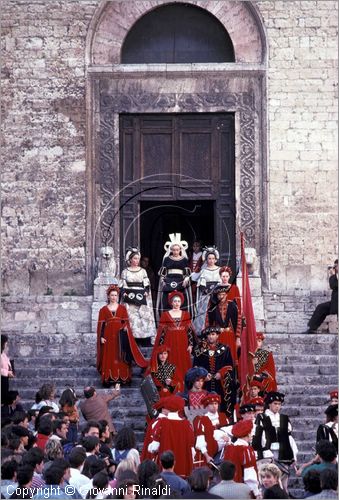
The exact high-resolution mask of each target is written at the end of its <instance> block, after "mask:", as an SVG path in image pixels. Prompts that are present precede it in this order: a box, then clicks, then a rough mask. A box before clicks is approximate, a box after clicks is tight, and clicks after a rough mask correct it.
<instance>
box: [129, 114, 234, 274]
mask: <svg viewBox="0 0 339 500" xmlns="http://www.w3.org/2000/svg"><path fill="white" fill-rule="evenodd" d="M132 180H133V184H131V185H130V186H128V184H129V183H131V181H132ZM127 186H128V188H127V189H126V187H127ZM120 188H121V189H122V191H121V193H122V194H121V199H120V205H123V204H124V203H125V202H126V201H127V198H128V197H130V196H134V198H133V200H132V201H129V202H128V203H127V204H126V205H125V206H124V207H123V208H122V210H121V226H120V227H121V231H122V232H121V238H120V241H121V249H120V250H121V255H122V256H123V255H124V252H125V248H126V246H128V245H140V242H141V240H142V237H141V235H140V230H142V228H141V229H140V224H139V216H140V203H141V202H143V200H145V201H146V200H148V201H149V202H151V203H152V200H153V202H154V203H155V206H152V217H153V219H154V213H155V212H156V211H157V210H158V215H159V218H158V224H160V226H161V227H163V228H169V225H168V222H166V221H167V219H166V221H165V220H164V218H166V217H165V214H166V210H167V209H166V208H161V204H162V203H163V204H164V205H166V201H167V202H169V203H173V202H174V201H176V202H177V205H180V203H181V204H182V206H184V205H183V204H184V203H188V202H190V201H191V202H193V201H194V202H195V201H197V200H198V201H199V200H201V201H203V200H205V201H206V202H207V201H209V202H211V203H212V205H211V207H212V208H210V210H211V212H209V213H210V214H213V215H209V216H208V217H207V216H206V219H204V224H206V220H208V219H209V218H211V219H213V220H210V221H209V224H210V225H211V227H213V229H214V231H213V234H214V236H213V237H214V240H215V241H214V242H207V241H206V242H204V243H206V244H211V243H215V244H216V245H217V247H218V248H219V250H220V254H221V262H222V263H223V264H225V263H228V264H231V265H232V266H234V264H235V173H234V116H233V114H230V113H195V114H168V115H162V114H147V115H146V114H144V115H138V114H135V115H121V117H120ZM127 193H128V194H127ZM157 204H159V206H158V205H157ZM157 206H158V208H156V207H157ZM178 213H179V212H178ZM176 217H177V216H176ZM180 217H183V218H185V210H184V211H183V212H182V213H180ZM187 217H188V216H187ZM153 219H152V220H153ZM142 220H143V221H144V222H143V225H144V228H145V227H146V226H145V224H146V222H145V221H147V215H144V216H143V218H142ZM186 222H187V223H188V219H187V221H186ZM195 223H196V222H195ZM182 224H183V227H186V226H185V221H184V220H183V221H182ZM129 226H130V227H129ZM187 227H188V226H187ZM164 231H165V229H164ZM166 231H167V229H166ZM149 237H150V238H152V233H151V234H150V236H149ZM182 237H183V238H185V235H184V234H183V235H182ZM157 238H163V239H164V241H163V242H160V243H156V244H155V247H157V248H160V247H163V245H164V243H165V241H166V240H167V238H168V234H167V235H162V233H161V234H160V233H159V232H158V233H157Z"/></svg>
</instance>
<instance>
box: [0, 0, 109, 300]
mask: <svg viewBox="0 0 339 500" xmlns="http://www.w3.org/2000/svg"><path fill="white" fill-rule="evenodd" d="M98 3H99V2H98V1H61V2H58V3H55V2H49V1H36V0H33V1H29V2H28V1H23V2H22V1H16V0H12V1H11V0H6V1H4V2H2V6H1V32H2V33H1V34H2V36H1V44H2V46H1V54H2V68H1V71H2V72H1V85H2V99H1V117H2V126H3V136H4V141H3V153H2V164H3V167H4V168H3V177H2V212H1V226H2V231H3V242H4V244H3V249H2V282H3V292H4V293H10V294H14V293H17V292H20V293H23V294H25V295H29V294H31V295H35V294H44V293H46V291H47V289H48V288H50V289H52V291H53V293H54V294H60V295H63V294H64V293H66V292H72V291H73V292H75V293H78V294H79V293H80V294H84V293H85V288H86V287H85V285H86V283H85V252H86V248H85V238H86V221H85V210H86V162H85V156H86V150H85V142H86V141H85V136H86V128H85V115H86V109H85V42H86V35H87V30H88V25H89V21H90V19H91V17H92V15H93V13H94V10H95V8H96V6H97V5H98Z"/></svg>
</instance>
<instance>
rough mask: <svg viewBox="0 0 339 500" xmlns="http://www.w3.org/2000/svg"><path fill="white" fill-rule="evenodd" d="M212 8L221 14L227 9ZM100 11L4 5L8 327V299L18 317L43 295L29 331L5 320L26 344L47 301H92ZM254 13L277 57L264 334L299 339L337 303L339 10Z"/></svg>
mask: <svg viewBox="0 0 339 500" xmlns="http://www.w3.org/2000/svg"><path fill="white" fill-rule="evenodd" d="M132 3H134V4H136V5H137V6H140V9H141V6H143V7H145V5H147V6H148V7H149V8H151V7H152V6H153V5H156V4H159V2H141V1H139V2H138V1H136V2H124V4H125V8H126V16H128V12H129V9H131V8H132V6H131V4H132ZM160 3H161V2H160ZM192 3H194V4H197V5H201V6H203V4H204V2H198V1H194V2H192ZM212 3H213V2H212ZM214 3H217V4H218V8H219V7H220V9H222V8H225V5H226V4H227V2H224V1H219V2H214ZM100 4H101V3H100V2H99V1H90V0H73V1H66V0H59V1H57V2H49V1H42V0H35V1H34V0H33V1H24V0H5V1H3V2H2V20H1V24H2V37H1V52H2V68H1V83H2V99H1V114H2V123H3V148H2V151H3V153H2V158H3V162H2V164H3V174H2V212H1V226H2V241H3V250H2V287H3V288H2V290H3V294H4V295H5V296H7V297H6V301H5V304H4V308H3V310H4V314H5V318H8V319H9V316H6V314H7V313H9V312H10V311H9V309H8V306H9V304H10V303H13V300H14V303H15V304H16V306H15V307H17V310H18V311H20V310H23V309H24V307H22V308H21V309H20V304H25V303H26V301H28V302H29V301H31V300H33V301H34V300H35V298H34V297H36V296H45V301H43V302H41V303H40V302H39V300H38V301H37V302H36V304H41V305H40V306H37V305H36V306H35V309H34V311H31V313H28V316H27V317H26V316H25V318H24V319H23V318H22V317H21V316H20V318H19V317H18V316H17V317H15V315H14V317H12V316H11V317H10V321H9V322H6V321H5V330H6V331H13V332H15V331H18V328H19V327H18V325H19V324H21V323H20V322H22V321H24V322H25V324H26V327H25V328H26V329H27V328H28V330H29V329H30V327H29V326H27V325H29V324H31V322H35V323H36V322H38V323H39V322H40V323H39V329H40V331H41V332H42V333H43V332H44V331H45V330H44V328H45V326H43V322H44V321H43V320H42V319H39V315H38V310H37V308H39V307H41V308H45V307H46V301H47V302H48V297H49V296H50V299H51V303H52V304H53V303H54V298H53V297H55V296H67V295H68V296H72V297H76V296H86V295H87V296H89V297H90V296H91V293H92V292H91V283H89V282H88V277H86V272H85V256H86V252H87V250H88V249H87V248H86V227H87V221H86V203H87V201H88V172H87V170H86V168H87V163H86V161H87V158H88V151H87V152H86V132H87V131H86V79H87V60H86V39H87V35H88V30H89V26H90V22H91V19H92V18H93V16H94V15H95V13H96V10H97V9H98V8H99V6H100ZM255 4H256V8H257V10H258V11H259V14H260V16H261V17H262V19H263V24H264V29H265V31H266V36H267V41H268V48H269V53H268V72H267V103H263V105H265V106H266V105H267V118H268V120H267V127H268V183H267V184H268V185H267V196H268V200H267V201H268V217H269V220H268V228H269V238H268V241H269V248H268V255H269V260H268V262H269V269H268V274H269V280H268V287H267V290H266V289H265V290H262V295H263V298H264V321H265V322H266V327H267V329H268V330H269V329H271V330H272V331H284V329H286V330H288V331H289V332H291V331H293V329H297V330H298V331H301V329H302V328H304V327H305V325H306V320H307V318H308V317H309V315H310V312H311V310H312V309H313V307H314V305H315V304H316V303H317V302H319V301H320V300H323V299H324V297H327V296H328V290H327V289H328V284H327V277H326V276H327V274H326V269H327V265H328V264H330V263H331V262H332V261H333V259H334V258H335V256H337V254H338V246H337V240H338V235H337V208H338V207H337V150H336V143H337V141H336V138H337V24H338V22H337V21H338V20H337V9H338V7H337V3H336V2H334V1H326V0H325V1H294V0H292V1H289V2H285V1H259V2H256V3H255ZM138 8H139V7H138ZM240 21H241V20H240ZM240 21H239V22H240ZM112 43H114V40H113V41H112ZM88 307H89V310H90V299H89V302H88ZM29 314H36V316H34V318H33V316H29ZM18 322H19V323H18ZM61 322H62V319H60V325H61ZM15 325H17V326H15ZM53 328H54V327H53ZM55 328H57V329H58V328H59V326H56V327H55ZM60 328H61V326H60ZM331 328H333V325H332V327H331ZM20 331H21V332H23V331H24V330H20ZM60 331H61V330H60ZM46 333H47V332H46Z"/></svg>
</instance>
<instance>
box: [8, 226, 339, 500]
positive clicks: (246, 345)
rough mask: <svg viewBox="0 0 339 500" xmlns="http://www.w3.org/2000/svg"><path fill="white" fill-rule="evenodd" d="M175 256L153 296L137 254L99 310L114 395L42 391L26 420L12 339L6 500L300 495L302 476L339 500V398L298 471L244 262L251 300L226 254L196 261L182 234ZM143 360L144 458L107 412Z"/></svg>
mask: <svg viewBox="0 0 339 500" xmlns="http://www.w3.org/2000/svg"><path fill="white" fill-rule="evenodd" d="M164 248H165V255H164V258H163V262H162V267H161V269H160V270H159V284H158V288H157V292H156V293H154V290H152V289H153V288H154V283H155V279H154V276H150V275H149V274H148V273H147V271H146V269H145V268H144V267H141V265H140V261H141V254H140V251H139V249H138V248H129V249H128V250H127V252H126V256H125V260H126V268H125V269H123V271H122V273H121V279H120V282H119V283H117V284H112V285H110V286H109V287H108V289H107V304H106V305H105V306H103V307H102V308H101V309H100V311H99V317H98V329H97V369H98V372H99V373H100V376H101V381H102V384H103V386H104V387H110V386H111V385H114V389H113V390H111V391H109V392H106V393H104V394H100V393H98V392H97V391H96V390H95V388H94V387H86V388H85V389H84V399H83V400H82V401H81V402H80V401H78V398H77V396H76V394H75V393H74V391H73V390H71V389H66V390H65V391H64V393H63V394H62V396H61V398H60V401H59V404H57V403H56V401H55V387H54V386H53V385H50V384H44V385H43V386H42V387H41V388H40V390H39V391H38V392H37V396H36V403H35V404H34V405H33V406H32V408H31V409H30V410H29V411H28V412H25V411H24V408H23V407H22V406H21V405H20V402H19V396H18V393H17V391H11V390H9V380H10V379H11V378H13V377H14V376H15V375H14V370H13V367H12V366H11V362H10V359H9V357H8V353H7V341H8V339H7V338H6V337H5V336H2V339H1V340H2V342H1V344H2V345H1V352H2V354H1V386H2V393H3V394H2V402H3V404H2V408H1V411H2V452H3V453H2V457H3V459H2V481H1V494H2V498H9V497H11V498H48V495H50V498H126V499H133V498H229V499H231V498H293V497H291V496H289V495H290V494H289V491H288V486H289V485H288V480H289V476H290V473H291V471H292V470H293V472H294V473H296V474H297V475H300V476H302V477H303V480H304V488H305V496H307V497H309V498H336V497H337V492H336V490H337V471H336V463H337V445H338V392H337V391H333V392H331V394H330V398H331V399H330V401H329V403H330V404H329V406H328V408H327V409H326V411H325V414H326V422H325V423H323V424H320V425H319V428H318V431H317V432H316V435H315V441H316V454H315V456H314V458H313V459H312V461H310V462H309V463H307V464H303V465H300V464H298V463H297V455H298V448H297V445H296V442H295V440H294V438H293V428H292V423H291V421H290V419H289V417H288V416H287V415H286V414H284V413H283V411H282V405H283V403H284V397H285V396H284V394H282V393H281V392H279V391H278V385H277V380H276V370H275V362H274V358H273V355H272V352H271V351H269V350H268V349H267V348H266V346H265V345H264V342H265V335H264V334H263V333H262V332H256V331H255V324H254V323H253V321H254V318H253V310H252V311H251V307H249V302H250V306H251V300H250V296H248V295H249V294H248V288H247V289H246V282H247V284H248V281H246V280H247V278H248V275H247V267H246V261H245V259H244V253H243V252H242V280H243V293H242V296H241V294H240V291H239V289H238V287H237V285H236V283H235V279H234V272H235V271H234V270H232V269H231V268H230V267H228V266H223V265H219V264H220V262H219V252H218V250H217V248H216V247H215V246H210V247H204V248H202V247H201V243H200V242H199V241H195V242H194V243H193V251H192V253H191V255H190V257H188V255H187V253H186V250H187V248H188V244H187V243H186V242H185V241H182V240H181V235H180V234H176V233H175V234H171V235H170V241H168V242H166V244H165V247H164ZM242 250H243V241H242ZM152 292H153V293H152ZM154 311H155V314H154ZM253 328H254V330H253ZM144 347H149V348H150V347H151V348H152V352H151V356H150V359H146V358H145V357H144V355H143V353H142V351H143V348H144ZM133 363H134V364H136V365H137V366H138V367H140V369H141V373H142V375H143V381H142V383H141V393H142V395H143V397H144V400H145V403H146V407H147V411H148V414H147V415H145V424H146V426H145V429H146V430H145V438H144V443H143V447H142V451H141V453H139V451H138V450H137V449H136V438H135V435H134V432H133V430H132V429H131V428H128V427H123V428H122V429H120V430H119V432H116V429H115V427H114V424H113V421H112V418H111V415H110V412H109V408H108V404H109V402H110V401H111V400H113V399H117V403H116V404H117V405H118V404H119V403H118V401H119V397H120V395H121V389H120V384H122V385H124V386H128V385H129V384H130V383H131V379H132V365H133ZM81 418H82V419H84V420H85V421H87V423H85V425H84V426H83V427H82V428H81V426H80V419H81ZM69 486H72V488H73V489H72V494H70V493H69V492H70V491H71V490H69V489H67V488H68V487H69ZM53 488H57V495H56V496H51V495H52V489H53ZM53 494H54V490H53ZM46 495H47V496H46ZM321 495H323V496H321ZM331 495H332V496H331Z"/></svg>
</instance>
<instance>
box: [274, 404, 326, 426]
mask: <svg viewBox="0 0 339 500" xmlns="http://www.w3.org/2000/svg"><path fill="white" fill-rule="evenodd" d="M283 411H284V413H286V414H287V415H288V416H290V417H291V418H292V417H293V419H294V418H295V417H298V416H303V417H309V416H312V417H313V416H314V417H318V419H319V423H320V422H321V420H322V419H323V415H321V411H319V408H318V407H317V406H308V405H307V406H301V405H298V406H292V405H289V404H288V403H286V404H284V407H283Z"/></svg>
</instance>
